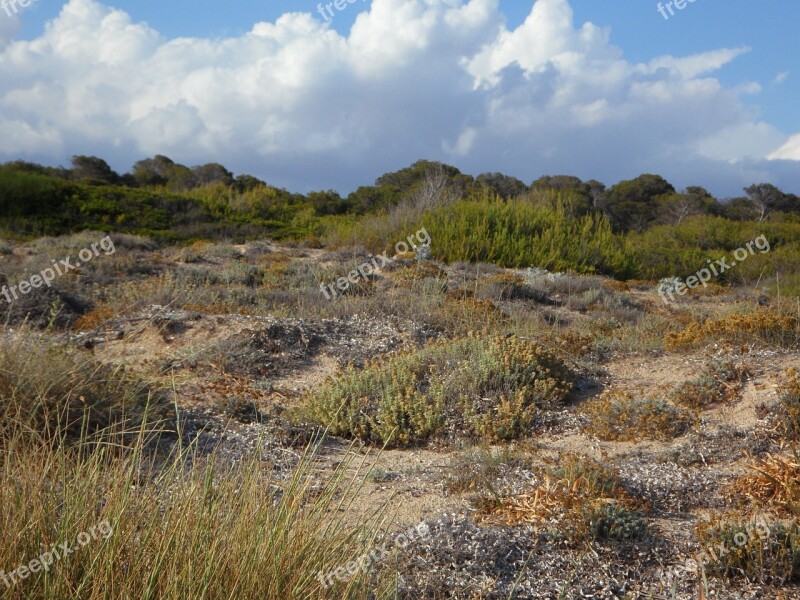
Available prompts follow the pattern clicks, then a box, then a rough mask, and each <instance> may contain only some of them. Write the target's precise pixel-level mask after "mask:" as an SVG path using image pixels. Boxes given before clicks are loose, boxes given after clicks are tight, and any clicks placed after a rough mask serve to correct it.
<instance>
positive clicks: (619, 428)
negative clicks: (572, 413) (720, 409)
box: [581, 390, 693, 442]
mask: <svg viewBox="0 0 800 600" xmlns="http://www.w3.org/2000/svg"><path fill="white" fill-rule="evenodd" d="M581 412H582V414H583V415H584V416H585V417H587V419H588V422H587V423H586V425H585V426H584V430H585V431H586V432H588V433H591V434H592V435H595V436H597V437H598V438H600V439H601V440H607V441H620V442H635V441H638V440H640V439H642V438H646V439H653V440H664V441H668V440H671V439H674V438H676V437H678V436H680V435H682V434H683V433H685V432H686V430H687V429H689V427H690V426H691V425H692V422H693V419H692V418H691V417H690V416H689V415H686V414H685V413H683V412H682V411H680V410H679V409H677V408H676V407H674V406H672V405H671V404H669V403H668V402H666V401H665V400H655V399H651V398H642V397H640V396H635V395H634V394H633V393H631V392H624V391H618V390H611V391H609V392H606V393H604V394H603V395H602V396H600V397H599V398H596V399H594V400H590V401H589V402H588V403H587V404H586V405H585V406H584V407H583V409H582V411H581Z"/></svg>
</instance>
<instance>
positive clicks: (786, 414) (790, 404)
mask: <svg viewBox="0 0 800 600" xmlns="http://www.w3.org/2000/svg"><path fill="white" fill-rule="evenodd" d="M786 377H787V379H786V381H785V382H784V383H783V384H782V385H781V386H780V387H779V388H778V396H779V398H780V408H779V410H780V412H781V415H782V429H783V433H784V435H786V436H787V437H788V438H790V439H792V440H797V439H798V437H800V374H798V371H797V369H790V370H789V371H788V372H787V373H786Z"/></svg>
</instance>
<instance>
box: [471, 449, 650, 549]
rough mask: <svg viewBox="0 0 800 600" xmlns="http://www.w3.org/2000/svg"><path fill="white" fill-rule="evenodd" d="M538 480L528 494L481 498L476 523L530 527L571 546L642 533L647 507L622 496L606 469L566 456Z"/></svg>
mask: <svg viewBox="0 0 800 600" xmlns="http://www.w3.org/2000/svg"><path fill="white" fill-rule="evenodd" d="M541 478H542V482H541V483H540V484H539V485H537V486H536V487H535V488H534V489H533V490H531V491H530V492H527V493H524V494H516V495H513V496H507V497H498V496H495V497H493V498H489V497H484V498H482V499H481V501H480V502H479V507H478V508H479V510H478V519H479V520H480V521H481V522H482V523H483V524H486V525H497V526H514V525H520V524H525V525H530V526H533V528H534V530H535V531H536V532H537V533H541V534H543V535H544V536H546V537H549V538H553V539H557V540H571V541H574V542H580V541H586V540H616V541H622V540H627V539H635V538H638V537H641V536H642V535H644V533H645V532H646V529H647V527H646V521H645V520H644V518H643V517H642V514H641V513H640V512H639V511H641V510H643V509H646V508H647V506H646V504H645V503H644V502H642V501H641V500H639V499H638V498H635V497H633V496H631V495H630V494H629V493H628V492H627V491H625V489H624V488H623V487H622V483H621V480H620V477H619V473H618V472H617V471H616V470H614V469H612V468H611V467H609V466H607V465H604V464H602V463H599V462H597V461H594V460H592V459H590V458H588V457H582V456H575V455H568V456H565V457H563V459H562V461H561V463H560V465H559V466H557V467H555V468H550V469H547V470H545V471H544V472H543V473H541Z"/></svg>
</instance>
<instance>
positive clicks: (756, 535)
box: [695, 511, 800, 584]
mask: <svg viewBox="0 0 800 600" xmlns="http://www.w3.org/2000/svg"><path fill="white" fill-rule="evenodd" d="M695 535H696V536H697V538H698V541H699V542H700V545H701V550H700V552H699V554H698V556H697V559H696V562H697V563H698V565H699V566H700V567H701V568H702V569H703V570H704V572H705V573H707V574H709V575H714V576H718V577H725V578H728V579H734V578H741V577H744V578H746V579H747V580H749V581H758V582H769V583H773V584H774V583H778V584H784V583H787V582H790V581H797V580H798V578H799V577H800V525H798V523H797V522H796V521H795V522H792V523H788V524H787V523H782V522H779V521H776V522H770V521H769V520H768V519H767V517H766V515H753V514H745V513H740V512H735V511H734V512H728V513H725V514H718V515H712V516H711V517H710V518H709V519H707V520H704V521H702V522H700V523H699V524H698V525H697V526H696V527H695Z"/></svg>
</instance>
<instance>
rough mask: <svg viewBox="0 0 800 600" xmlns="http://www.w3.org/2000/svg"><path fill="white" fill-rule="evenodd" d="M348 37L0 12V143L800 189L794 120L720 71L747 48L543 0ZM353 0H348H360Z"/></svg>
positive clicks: (406, 1)
mask: <svg viewBox="0 0 800 600" xmlns="http://www.w3.org/2000/svg"><path fill="white" fill-rule="evenodd" d="M363 7H364V8H366V10H364V11H363V12H362V13H361V14H359V16H358V17H357V19H356V21H355V23H354V25H353V27H352V29H351V30H350V31H349V32H348V33H347V35H346V36H343V35H341V34H339V33H337V32H336V31H335V30H333V29H332V28H331V27H330V26H329V25H328V24H326V23H324V22H323V21H322V19H321V18H320V17H319V16H318V15H312V14H311V13H310V12H308V13H299V12H298V13H287V14H284V15H283V16H281V17H280V18H279V19H278V20H277V21H276V22H275V23H266V22H265V23H257V24H255V25H254V27H253V28H252V29H251V30H250V31H249V32H248V33H247V34H245V35H242V36H241V37H235V38H225V39H200V38H181V39H165V38H164V37H163V36H161V35H160V34H159V33H158V32H157V31H155V30H153V29H152V28H150V27H149V26H147V25H146V24H143V23H136V22H133V21H132V19H131V18H130V16H129V15H128V14H126V13H125V12H123V11H120V10H115V9H112V8H109V7H107V6H105V5H103V4H101V3H99V2H97V1H96V0H70V1H69V2H68V3H67V4H66V5H65V6H64V7H63V9H62V11H61V13H60V14H59V16H58V17H57V18H55V19H54V20H53V21H51V22H50V23H48V24H47V26H46V28H45V31H44V32H43V33H42V35H41V36H40V37H38V38H36V39H33V40H31V41H13V40H12V39H11V36H12V35H13V31H12V30H11V29H12V28H11V27H10V26H9V27H7V28H6V30H3V29H2V27H0V132H2V135H1V136H0V159H4V160H12V159H16V158H26V159H28V160H39V161H41V162H50V163H59V162H60V163H66V162H67V161H68V159H69V156H71V155H72V154H94V155H98V156H102V157H104V158H107V159H109V161H110V162H111V163H112V164H113V165H114V166H115V167H117V168H118V169H121V170H127V169H128V168H129V167H130V166H131V165H132V163H133V162H134V161H136V160H138V159H140V158H143V157H145V156H151V155H153V154H156V153H160V154H166V155H168V156H170V157H171V158H173V159H175V160H177V161H180V162H183V163H186V164H197V163H203V162H208V161H218V162H221V163H223V164H225V165H226V166H228V167H229V168H232V169H233V170H235V171H236V172H250V173H253V174H255V175H258V176H261V177H264V178H266V179H267V180H268V181H270V182H271V183H273V184H276V185H280V186H285V187H287V188H289V189H292V190H296V191H307V190H309V189H320V188H336V189H339V190H341V191H348V190H350V189H352V188H353V187H354V186H356V185H358V184H363V183H369V182H370V181H371V180H372V179H374V178H375V177H376V176H378V175H380V174H381V173H383V172H386V171H389V170H395V169H397V168H401V167H403V166H406V165H408V164H409V163H411V162H413V161H415V160H417V159H419V158H428V159H436V160H443V161H446V162H450V163H452V164H455V165H456V166H458V167H459V168H461V169H462V170H464V171H466V172H471V173H474V174H477V173H479V172H483V171H502V172H505V173H508V174H510V175H515V176H517V177H520V178H521V179H523V180H525V181H531V180H532V179H534V178H536V177H538V176H540V175H542V174H545V173H549V174H556V173H569V174H575V175H578V176H581V177H583V178H591V177H593V178H597V179H601V180H603V181H606V182H608V183H613V182H615V181H617V180H619V179H622V178H628V177H633V176H636V175H638V174H639V173H642V172H657V173H660V174H662V175H664V176H665V177H667V178H668V179H670V180H671V181H672V182H673V183H675V184H676V185H678V186H685V185H690V184H700V185H706V186H708V187H709V188H710V189H712V191H715V192H716V193H718V194H721V195H733V194H737V193H739V192H740V190H741V187H742V186H743V185H746V184H749V183H753V182H755V181H770V182H773V183H775V184H777V185H779V186H782V187H784V188H785V189H787V190H788V191H794V192H800V169H798V166H799V165H798V164H797V162H796V161H798V160H800V153H798V148H799V147H800V144H798V139H800V135H798V136H795V137H794V138H791V137H790V135H789V133H791V132H781V131H778V130H777V129H775V128H774V127H772V126H771V125H769V124H767V123H763V122H759V121H757V120H755V119H754V118H753V116H752V111H751V110H750V109H748V108H747V106H746V104H745V103H744V101H743V97H744V96H745V95H748V94H758V93H760V87H759V86H757V85H752V84H747V83H745V84H744V85H742V86H739V87H738V88H736V89H730V88H726V87H725V86H723V85H722V84H721V83H720V81H719V80H718V79H716V78H714V73H715V72H716V71H718V70H719V69H721V68H723V67H724V66H725V65H726V64H728V63H730V62H731V61H733V60H736V58H737V57H738V56H740V55H742V54H744V53H746V52H748V51H749V49H748V48H721V49H712V50H709V51H708V52H705V53H702V54H696V55H691V56H678V57H674V56H661V57H654V58H653V59H652V60H650V61H649V62H647V63H634V62H630V61H628V60H626V59H625V57H624V53H623V51H622V49H620V48H618V47H616V46H614V45H613V43H612V41H611V32H610V31H609V30H608V29H604V28H602V27H598V26H597V25H594V24H592V23H585V24H582V25H578V24H576V23H575V22H574V18H573V13H572V9H571V7H570V5H569V2H568V0H537V1H536V2H535V3H534V4H533V6H532V9H531V12H530V15H529V16H528V18H527V19H526V20H525V22H524V23H523V24H521V25H520V26H519V27H517V28H516V29H513V30H509V29H508V27H507V25H506V22H505V18H504V16H503V14H502V13H501V12H500V10H499V7H498V2H497V0H468V1H465V0H373V2H372V3H371V4H369V5H366V4H364V5H363ZM361 8H362V5H361V3H358V4H357V5H354V6H353V7H352V8H351V10H356V9H359V10H361Z"/></svg>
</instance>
